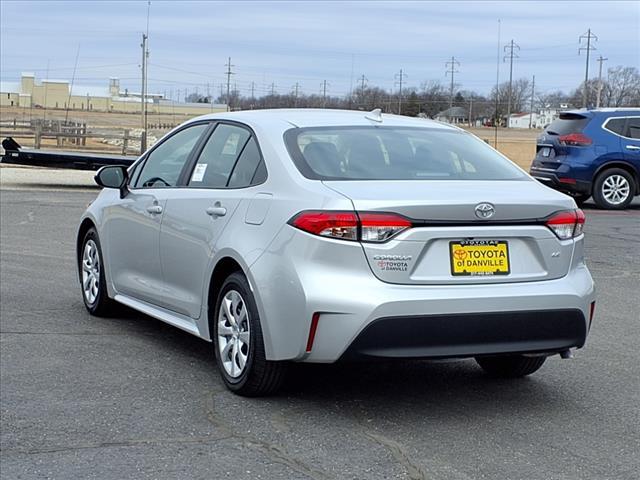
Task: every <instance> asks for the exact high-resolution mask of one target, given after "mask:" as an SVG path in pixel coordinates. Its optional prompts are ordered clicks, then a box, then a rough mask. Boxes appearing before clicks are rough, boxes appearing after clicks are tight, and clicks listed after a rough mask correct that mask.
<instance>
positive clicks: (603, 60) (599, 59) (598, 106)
mask: <svg viewBox="0 0 640 480" xmlns="http://www.w3.org/2000/svg"><path fill="white" fill-rule="evenodd" d="M607 60H609V59H608V58H603V57H602V55H600V56H599V57H598V63H600V68H599V69H598V98H597V99H596V108H600V96H601V95H602V62H606V61H607Z"/></svg>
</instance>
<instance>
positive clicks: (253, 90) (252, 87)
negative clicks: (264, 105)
mask: <svg viewBox="0 0 640 480" xmlns="http://www.w3.org/2000/svg"><path fill="white" fill-rule="evenodd" d="M255 98H256V82H251V101H252V102H253V100H254V99H255Z"/></svg>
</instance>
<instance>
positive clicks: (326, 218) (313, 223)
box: [289, 211, 358, 240]
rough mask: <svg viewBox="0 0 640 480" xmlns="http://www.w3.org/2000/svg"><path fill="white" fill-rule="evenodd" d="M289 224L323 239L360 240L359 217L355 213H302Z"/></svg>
mask: <svg viewBox="0 0 640 480" xmlns="http://www.w3.org/2000/svg"><path fill="white" fill-rule="evenodd" d="M289 223H290V224H291V225H293V226H294V227H298V228H299V229H300V230H304V231H305V232H309V233H313V234H314V235H320V236H321V237H331V238H340V239H342V240H358V216H357V215H356V213H355V212H317V211H308V212H301V213H299V214H298V215H296V216H295V217H293V218H292V219H291V220H289Z"/></svg>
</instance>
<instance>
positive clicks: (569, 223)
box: [546, 209, 586, 240]
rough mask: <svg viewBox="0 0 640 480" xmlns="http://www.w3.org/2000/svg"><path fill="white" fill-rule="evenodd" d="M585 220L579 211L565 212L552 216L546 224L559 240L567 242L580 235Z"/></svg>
mask: <svg viewBox="0 0 640 480" xmlns="http://www.w3.org/2000/svg"><path fill="white" fill-rule="evenodd" d="M585 219H586V218H585V215H584V212H583V211H582V210H580V209H577V210H565V211H563V212H558V213H556V214H555V215H553V216H552V217H551V218H549V219H548V220H547V223H546V224H547V227H549V228H550V229H551V230H552V231H553V233H555V234H556V236H557V237H558V238H559V239H560V240H568V239H570V238H575V237H578V236H580V235H582V232H583V231H584V222H585Z"/></svg>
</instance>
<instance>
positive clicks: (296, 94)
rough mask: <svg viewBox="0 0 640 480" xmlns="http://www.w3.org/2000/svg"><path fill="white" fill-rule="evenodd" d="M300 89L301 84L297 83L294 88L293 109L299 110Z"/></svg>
mask: <svg viewBox="0 0 640 480" xmlns="http://www.w3.org/2000/svg"><path fill="white" fill-rule="evenodd" d="M299 88H300V84H299V83H298V82H296V84H295V85H294V86H293V107H294V108H298V90H299Z"/></svg>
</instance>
